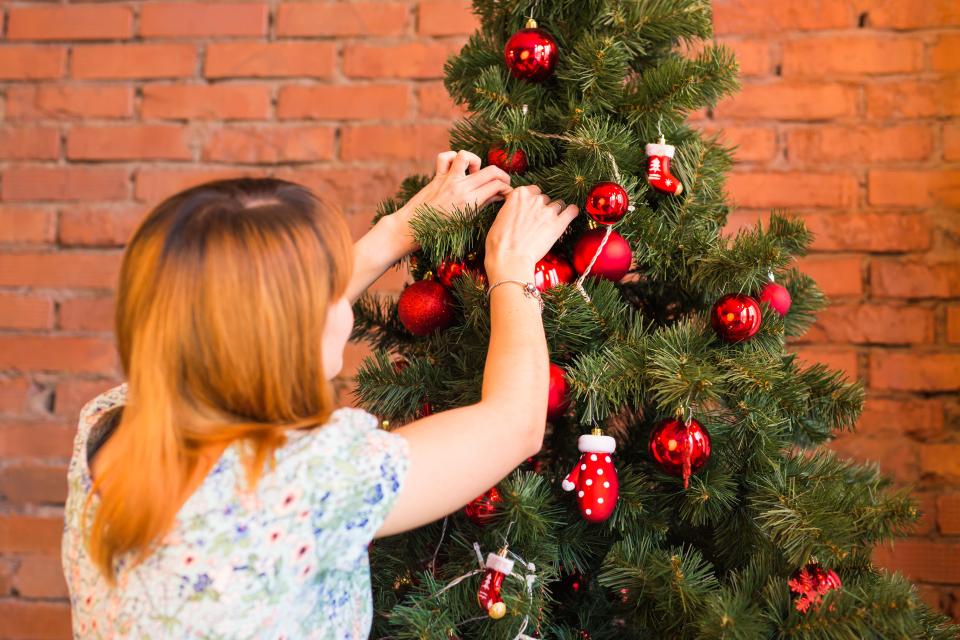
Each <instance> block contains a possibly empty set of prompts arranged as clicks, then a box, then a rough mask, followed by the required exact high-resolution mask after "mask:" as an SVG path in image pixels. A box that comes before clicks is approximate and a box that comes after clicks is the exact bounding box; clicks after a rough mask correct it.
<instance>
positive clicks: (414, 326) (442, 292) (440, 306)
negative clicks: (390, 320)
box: [397, 280, 453, 336]
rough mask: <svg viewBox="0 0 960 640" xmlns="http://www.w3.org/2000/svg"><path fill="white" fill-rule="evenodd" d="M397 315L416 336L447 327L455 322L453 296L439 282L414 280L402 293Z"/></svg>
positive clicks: (398, 302)
mask: <svg viewBox="0 0 960 640" xmlns="http://www.w3.org/2000/svg"><path fill="white" fill-rule="evenodd" d="M397 316H398V317H399V318H400V322H401V323H402V324H403V326H404V327H406V328H407V331H409V332H410V333H412V334H413V335H415V336H426V335H429V334H431V333H433V332H434V331H438V330H441V329H446V328H447V327H449V326H450V324H451V323H452V322H453V296H451V295H450V292H449V291H447V289H446V288H445V287H444V286H443V285H442V284H440V283H439V282H434V281H433V280H420V281H418V282H414V283H413V284H411V285H410V286H408V287H407V288H406V289H404V290H403V293H401V294H400V299H399V300H398V301H397Z"/></svg>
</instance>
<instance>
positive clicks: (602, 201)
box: [587, 182, 630, 224]
mask: <svg viewBox="0 0 960 640" xmlns="http://www.w3.org/2000/svg"><path fill="white" fill-rule="evenodd" d="M629 206H630V198H629V197H628V196H627V191H626V190H625V189H624V188H623V187H621V186H620V185H618V184H617V183H616V182H599V183H597V184H595V185H593V188H592V189H590V193H589V194H587V213H588V214H589V215H590V217H591V218H593V219H594V220H595V221H596V222H599V223H600V224H613V223H614V222H616V221H617V220H619V219H620V218H622V217H623V216H625V215H626V214H627V207H629Z"/></svg>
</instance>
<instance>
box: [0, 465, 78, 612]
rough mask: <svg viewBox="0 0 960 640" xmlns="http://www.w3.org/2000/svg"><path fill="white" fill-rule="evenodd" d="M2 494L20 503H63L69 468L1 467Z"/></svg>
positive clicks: (0, 491) (0, 493) (0, 489)
mask: <svg viewBox="0 0 960 640" xmlns="http://www.w3.org/2000/svg"><path fill="white" fill-rule="evenodd" d="M0 496H4V497H5V498H6V499H7V500H9V501H10V502H13V503H20V504H24V503H38V502H52V503H62V502H63V501H64V500H65V499H66V497H67V469H66V467H65V466H63V465H59V466H37V465H8V466H5V467H4V468H3V469H0ZM21 595H25V596H28V594H21ZM28 597H29V596H28Z"/></svg>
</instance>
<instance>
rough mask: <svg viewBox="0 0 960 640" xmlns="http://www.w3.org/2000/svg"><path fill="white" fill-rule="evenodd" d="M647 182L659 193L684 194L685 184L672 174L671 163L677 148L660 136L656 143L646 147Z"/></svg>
mask: <svg viewBox="0 0 960 640" xmlns="http://www.w3.org/2000/svg"><path fill="white" fill-rule="evenodd" d="M645 150H646V152H647V182H648V183H649V184H650V186H651V187H653V188H654V189H656V190H657V191H662V192H664V193H669V194H670V195H673V196H678V195H680V194H681V193H683V184H682V183H681V182H680V181H679V180H677V179H676V178H675V177H674V176H673V174H671V173H670V161H671V160H672V159H673V154H674V153H675V152H676V150H677V148H676V147H674V146H673V145H672V144H667V143H666V141H665V140H664V139H663V136H660V139H659V140H657V141H656V142H651V143H650V144H648V145H647V146H646V149H645Z"/></svg>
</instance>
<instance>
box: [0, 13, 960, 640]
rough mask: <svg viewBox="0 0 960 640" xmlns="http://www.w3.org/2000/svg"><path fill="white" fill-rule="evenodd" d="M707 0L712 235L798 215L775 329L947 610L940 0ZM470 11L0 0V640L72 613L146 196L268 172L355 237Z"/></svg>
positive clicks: (951, 362)
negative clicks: (89, 441) (853, 408)
mask: <svg viewBox="0 0 960 640" xmlns="http://www.w3.org/2000/svg"><path fill="white" fill-rule="evenodd" d="M713 6H714V15H715V18H714V24H715V28H716V32H717V35H718V38H719V39H720V40H721V41H722V42H724V43H725V44H727V45H728V46H729V47H730V48H731V49H732V50H733V51H734V52H735V54H736V55H737V57H738V60H739V62H740V67H741V73H742V79H741V81H742V90H741V91H740V92H739V93H737V94H736V95H735V96H733V97H731V98H728V99H725V100H723V101H722V102H720V103H719V104H718V105H716V106H715V107H714V108H712V109H708V110H702V111H700V112H698V113H697V114H694V118H693V120H694V125H695V126H697V127H700V128H702V129H703V130H704V131H705V132H707V133H711V134H712V133H719V134H720V135H721V137H722V139H723V140H724V141H725V142H726V143H728V144H730V145H736V147H737V149H736V152H735V158H736V161H737V164H736V166H735V167H734V169H733V172H732V173H731V175H730V177H729V182H728V191H729V193H730V196H731V200H732V202H733V204H734V209H733V211H732V212H731V216H730V220H729V225H728V227H727V229H726V232H727V233H732V232H733V231H735V230H736V229H737V228H740V227H742V226H744V225H748V224H753V223H754V222H755V221H756V220H758V219H763V218H766V216H767V214H768V211H769V209H770V208H775V207H776V208H779V207H783V208H786V209H787V210H788V212H789V214H790V215H794V216H797V217H800V218H802V219H803V220H804V221H805V222H806V224H807V226H808V227H809V228H810V229H811V230H812V231H813V232H814V234H815V240H814V243H813V246H812V251H811V254H810V255H809V256H807V257H805V258H803V259H802V260H801V261H800V263H799V266H800V267H801V268H802V269H803V270H804V271H806V272H807V273H809V274H810V275H811V276H813V277H814V278H815V279H816V280H817V281H818V283H819V284H820V286H821V288H822V289H823V290H824V291H825V292H826V293H827V295H828V296H829V297H830V299H831V303H832V306H831V307H830V308H829V309H828V310H826V311H825V312H823V313H822V314H821V315H820V316H819V318H818V321H817V323H816V324H815V325H814V326H813V327H812V329H811V330H810V331H809V332H808V333H807V334H806V335H805V336H803V337H802V338H800V339H797V340H796V341H795V342H794V343H793V344H791V345H790V349H791V350H793V351H795V352H797V354H798V356H799V357H800V358H801V359H802V360H804V361H807V362H823V363H825V364H827V365H829V366H831V367H833V368H835V369H838V370H840V371H842V372H843V374H844V375H846V376H847V377H848V378H850V379H855V378H858V379H860V380H862V381H863V383H864V384H865V385H866V388H867V392H868V400H867V404H866V406H865V409H864V413H863V415H862V416H861V419H860V421H859V424H858V430H857V432H855V433H852V434H844V435H843V436H842V437H840V438H838V440H837V441H836V443H835V444H834V447H835V448H836V450H837V451H838V452H840V453H841V454H842V455H844V456H851V457H854V458H856V459H859V460H870V461H877V462H879V464H880V465H881V467H882V468H883V469H884V471H885V472H887V473H888V474H889V475H891V476H892V477H893V479H894V481H895V482H897V483H899V484H909V485H911V486H912V487H913V488H914V489H915V491H916V496H917V499H918V502H919V504H920V507H921V510H922V511H923V514H924V516H923V519H922V520H921V522H920V524H919V526H918V527H916V528H915V529H914V530H913V531H912V533H911V534H910V536H909V537H908V538H907V539H906V540H903V541H900V542H898V543H897V545H896V546H894V547H893V548H887V547H884V548H882V549H879V550H877V552H876V555H875V558H876V560H877V561H878V562H880V563H881V564H883V565H886V566H889V567H892V568H896V569H900V570H902V571H904V572H905V573H907V575H909V576H910V577H911V578H912V579H914V580H916V581H917V582H918V584H919V589H920V593H921V595H922V596H923V597H924V598H925V599H926V600H927V601H928V602H931V603H933V604H934V605H935V606H939V607H941V608H942V609H943V610H945V611H947V612H948V613H951V614H952V615H954V616H957V617H960V577H958V576H960V466H958V462H957V461H958V460H960V401H958V400H957V397H958V393H960V246H958V245H960V240H958V238H960V224H958V222H957V220H958V217H957V210H958V209H960V4H958V3H957V2H956V0H897V1H890V0H855V1H852V2H839V1H836V2H835V1H828V0H791V1H788V0H771V1H769V2H764V1H762V0H713ZM478 24H479V19H478V17H477V16H476V15H474V14H473V13H472V11H471V6H470V3H469V1H468V0H382V1H381V0H376V1H374V0H344V1H343V2H328V1H326V0H277V1H271V2H268V1H267V0H209V1H207V0H183V1H180V0H157V1H149V2H148V1H147V0H125V1H124V2H66V3H62V2H61V3H55V2H49V1H44V0H19V1H18V2H9V3H2V4H0V637H3V638H10V639H26V638H66V637H69V635H70V629H69V606H68V603H67V600H66V593H65V587H64V584H63V579H62V576H60V569H59V559H58V553H59V537H60V528H61V521H60V519H59V516H58V515H57V510H58V509H59V508H60V506H61V505H62V501H63V498H64V490H65V486H64V484H63V474H64V466H65V464H66V462H67V460H68V458H69V455H70V451H71V446H72V438H73V433H74V425H75V423H76V419H77V412H78V411H79V410H80V407H81V406H82V405H83V404H84V403H85V402H86V401H87V400H89V399H90V398H91V397H92V396H94V395H95V394H97V393H99V392H100V391H103V390H105V389H106V388H108V387H110V386H112V385H113V384H115V383H116V382H117V381H118V379H119V376H120V371H119V368H118V362H117V357H116V354H115V352H114V346H113V339H112V336H111V327H112V324H113V317H112V316H113V304H114V303H113V300H114V289H115V286H116V279H117V270H118V268H119V265H120V258H121V248H122V246H123V245H124V243H125V242H126V241H127V239H128V238H129V237H130V234H131V233H132V232H133V230H134V229H135V228H136V225H137V224H138V223H139V221H140V220H141V219H142V218H143V216H144V215H145V214H146V212H147V211H148V210H149V208H150V206H152V205H153V204H155V203H156V202H157V201H158V200H159V199H161V198H163V197H165V196H167V195H170V194H171V193H172V192H174V191H176V190H179V189H181V188H184V187H187V186H190V185H193V184H197V183H199V182H202V181H205V180H210V179H214V178H221V177H227V176H236V175H249V174H259V175H263V174H273V175H277V176H279V177H283V178H288V179H292V180H297V181H300V182H302V183H304V184H306V185H307V186H309V187H311V188H312V189H314V190H316V191H317V192H318V193H320V194H322V195H323V196H325V197H329V198H331V199H334V200H336V201H337V202H339V203H340V204H341V205H342V207H343V208H344V210H345V211H346V212H347V213H348V215H349V219H350V220H349V221H350V226H351V229H352V230H353V232H354V234H355V235H360V234H361V233H362V232H363V231H364V229H366V228H367V226H368V224H369V220H370V216H371V215H372V213H373V212H374V210H375V207H376V204H377V202H378V201H379V200H380V199H381V198H384V197H386V196H388V195H392V194H393V193H394V192H395V189H396V187H397V185H398V183H399V181H400V179H401V178H403V177H404V176H406V175H409V174H410V173H414V172H426V171H429V170H430V169H431V166H432V158H433V156H434V155H435V154H436V153H437V152H439V151H441V150H443V149H445V148H446V147H447V140H448V131H449V128H450V126H451V124H452V122H453V121H454V120H455V119H456V118H458V117H460V116H461V115H462V114H463V110H462V108H461V107H458V106H455V105H454V104H453V101H452V100H451V99H450V97H449V96H448V95H447V92H446V90H445V89H444V86H443V82H442V80H443V65H444V61H445V60H446V59H447V56H449V55H450V54H452V53H455V52H456V51H457V50H458V49H459V47H460V46H462V45H463V43H464V42H466V39H467V37H468V36H469V35H470V34H471V33H472V32H473V31H474V29H476V28H477V26H478ZM404 280H405V276H404V274H403V273H401V272H398V271H396V270H391V271H389V272H388V273H387V274H386V275H385V276H384V278H382V279H381V280H380V281H379V282H377V283H376V284H375V285H374V287H375V289H376V290H377V291H381V292H386V293H396V292H397V291H399V289H400V288H402V286H403V284H404ZM366 353H368V350H367V348H366V347H365V346H362V345H351V346H350V347H349V348H348V350H347V353H346V356H345V361H346V364H345V373H350V372H352V371H354V370H355V369H356V367H357V366H358V364H359V362H360V361H361V359H362V357H363V356H364V355H365V354H366ZM349 388H350V387H349V384H348V382H347V381H345V380H344V381H341V382H340V383H338V390H339V397H340V398H342V400H343V401H344V402H351V401H352V398H351V397H350V395H349V393H348V392H349Z"/></svg>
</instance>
